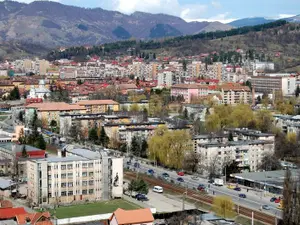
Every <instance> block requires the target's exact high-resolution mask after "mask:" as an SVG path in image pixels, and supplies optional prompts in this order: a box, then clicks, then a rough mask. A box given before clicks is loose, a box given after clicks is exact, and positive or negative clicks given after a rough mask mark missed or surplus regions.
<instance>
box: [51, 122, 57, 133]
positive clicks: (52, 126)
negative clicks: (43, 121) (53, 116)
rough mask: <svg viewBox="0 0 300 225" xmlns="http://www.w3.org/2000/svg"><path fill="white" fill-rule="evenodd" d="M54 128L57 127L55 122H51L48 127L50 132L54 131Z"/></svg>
mask: <svg viewBox="0 0 300 225" xmlns="http://www.w3.org/2000/svg"><path fill="white" fill-rule="evenodd" d="M56 126H57V122H56V121H55V120H51V122H50V127H51V130H52V131H53V130H54V128H56Z"/></svg>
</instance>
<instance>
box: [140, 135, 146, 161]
mask: <svg viewBox="0 0 300 225" xmlns="http://www.w3.org/2000/svg"><path fill="white" fill-rule="evenodd" d="M147 150H148V142H147V141H146V140H145V139H143V140H142V144H141V151H140V152H141V155H140V157H142V158H147Z"/></svg>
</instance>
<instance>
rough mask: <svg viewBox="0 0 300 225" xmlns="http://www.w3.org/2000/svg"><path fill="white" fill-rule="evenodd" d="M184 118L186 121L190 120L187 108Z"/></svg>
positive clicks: (184, 111)
mask: <svg viewBox="0 0 300 225" xmlns="http://www.w3.org/2000/svg"><path fill="white" fill-rule="evenodd" d="M183 117H184V119H189V112H188V110H187V108H185V109H184V110H183Z"/></svg>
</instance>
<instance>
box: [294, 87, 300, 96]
mask: <svg viewBox="0 0 300 225" xmlns="http://www.w3.org/2000/svg"><path fill="white" fill-rule="evenodd" d="M299 94H300V87H299V85H297V88H296V90H295V96H296V97H297V98H298V97H299Z"/></svg>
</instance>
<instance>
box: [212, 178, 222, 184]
mask: <svg viewBox="0 0 300 225" xmlns="http://www.w3.org/2000/svg"><path fill="white" fill-rule="evenodd" d="M213 184H214V185H215V186H223V185H224V181H223V179H219V178H215V179H214V183H213Z"/></svg>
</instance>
